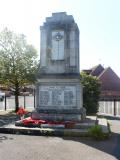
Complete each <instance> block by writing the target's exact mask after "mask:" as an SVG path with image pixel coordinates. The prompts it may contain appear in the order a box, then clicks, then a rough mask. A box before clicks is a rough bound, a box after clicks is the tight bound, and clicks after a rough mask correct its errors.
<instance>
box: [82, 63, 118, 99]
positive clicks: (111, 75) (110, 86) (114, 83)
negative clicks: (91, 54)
mask: <svg viewBox="0 0 120 160" xmlns="http://www.w3.org/2000/svg"><path fill="white" fill-rule="evenodd" d="M83 72H85V73H86V74H88V75H92V76H96V77H98V78H99V79H100V81H101V96H100V98H101V99H104V100H110V99H111V100H113V99H120V78H119V77H118V76H117V74H116V73H115V72H114V71H113V70H112V69H111V68H110V67H108V68H104V67H103V66H102V65H101V64H99V65H97V66H95V67H93V68H91V69H87V70H83Z"/></svg>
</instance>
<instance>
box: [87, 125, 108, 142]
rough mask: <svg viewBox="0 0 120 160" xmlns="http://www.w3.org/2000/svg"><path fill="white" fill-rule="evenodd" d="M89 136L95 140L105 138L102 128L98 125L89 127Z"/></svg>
mask: <svg viewBox="0 0 120 160" xmlns="http://www.w3.org/2000/svg"><path fill="white" fill-rule="evenodd" d="M88 133H89V135H90V136H91V137H92V138H93V139H95V140H104V139H105V138H106V136H105V135H104V133H103V132H102V128H101V126H99V125H95V126H93V127H91V128H90V129H89V131H88Z"/></svg>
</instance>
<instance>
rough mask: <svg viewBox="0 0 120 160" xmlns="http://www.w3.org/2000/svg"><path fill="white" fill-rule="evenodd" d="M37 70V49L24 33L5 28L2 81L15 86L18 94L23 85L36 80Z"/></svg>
mask: <svg viewBox="0 0 120 160" xmlns="http://www.w3.org/2000/svg"><path fill="white" fill-rule="evenodd" d="M36 71H37V52H36V49H35V48H34V47H33V46H32V45H29V44H27V41H26V37H25V36H24V35H23V34H16V33H14V32H12V31H10V30H8V29H7V28H5V29H4V30H3V31H2V32H1V33H0V83H2V84H5V85H7V86H9V87H12V88H14V89H15V95H16V96H17V95H18V94H19V89H20V88H21V87H22V86H24V85H26V84H30V83H33V82H34V81H35V75H36ZM16 105H17V107H18V104H16Z"/></svg>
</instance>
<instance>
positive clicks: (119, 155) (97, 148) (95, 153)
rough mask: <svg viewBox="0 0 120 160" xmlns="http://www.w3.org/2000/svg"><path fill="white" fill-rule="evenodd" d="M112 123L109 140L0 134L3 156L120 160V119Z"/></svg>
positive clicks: (43, 159)
mask: <svg viewBox="0 0 120 160" xmlns="http://www.w3.org/2000/svg"><path fill="white" fill-rule="evenodd" d="M110 123H111V128H112V132H113V133H112V135H111V138H110V139H109V140H106V141H93V140H90V139H86V138H82V137H80V138H66V137H65V138H64V137H63V138H61V137H43V136H25V135H10V134H0V160H101V159H102V160H116V159H118V160H119V159H120V120H110Z"/></svg>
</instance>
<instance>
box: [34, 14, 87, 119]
mask: <svg viewBox="0 0 120 160" xmlns="http://www.w3.org/2000/svg"><path fill="white" fill-rule="evenodd" d="M40 31H41V38H40V39H41V43H40V48H41V51H40V66H39V72H38V76H37V87H36V90H37V91H36V102H37V104H36V111H37V113H39V116H40V117H41V118H42V119H48V120H55V121H80V120H81V119H83V118H85V110H84V109H83V97H82V85H81V83H80V71H79V29H78V26H77V24H76V23H75V21H74V18H73V16H72V15H67V14H66V13H65V12H59V13H53V14H52V17H47V18H46V22H45V23H44V24H43V26H41V27H40Z"/></svg>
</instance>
